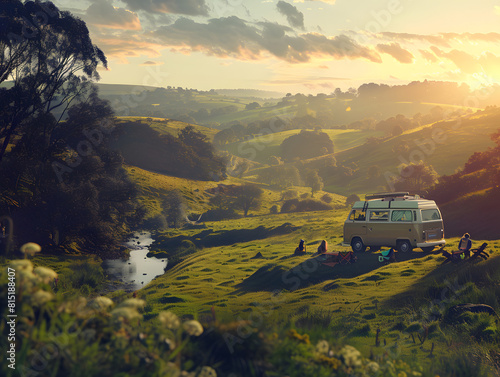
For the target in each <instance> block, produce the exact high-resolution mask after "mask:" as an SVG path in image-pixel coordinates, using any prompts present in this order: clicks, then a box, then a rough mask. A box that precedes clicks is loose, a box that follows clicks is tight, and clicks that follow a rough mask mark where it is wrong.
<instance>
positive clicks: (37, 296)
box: [31, 289, 54, 306]
mask: <svg viewBox="0 0 500 377" xmlns="http://www.w3.org/2000/svg"><path fill="white" fill-rule="evenodd" d="M53 298H54V295H53V294H52V293H50V292H46V291H44V290H41V289H40V290H38V291H36V292H35V293H33V294H32V295H31V303H32V304H33V305H34V306H41V305H43V304H45V303H46V302H49V301H50V300H52V299H53Z"/></svg>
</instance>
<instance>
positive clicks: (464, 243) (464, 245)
mask: <svg viewBox="0 0 500 377" xmlns="http://www.w3.org/2000/svg"><path fill="white" fill-rule="evenodd" d="M471 247H472V241H471V240H470V234H469V233H465V234H464V235H463V236H462V238H461V239H460V242H459V243H458V250H459V251H461V252H463V253H465V255H466V256H468V257H470V248H471Z"/></svg>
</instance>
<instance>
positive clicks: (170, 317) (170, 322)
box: [158, 311, 181, 330]
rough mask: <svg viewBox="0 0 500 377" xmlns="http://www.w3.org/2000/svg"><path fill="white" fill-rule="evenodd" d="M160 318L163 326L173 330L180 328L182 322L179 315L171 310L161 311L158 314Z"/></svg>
mask: <svg viewBox="0 0 500 377" xmlns="http://www.w3.org/2000/svg"><path fill="white" fill-rule="evenodd" d="M158 320H159V321H160V322H161V323H162V325H163V326H165V327H166V328H168V329H172V330H175V329H178V328H179V326H180V324H181V323H180V321H179V317H177V316H176V315H175V314H174V313H172V312H170V311H164V312H160V314H158Z"/></svg>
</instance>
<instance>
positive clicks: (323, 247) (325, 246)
mask: <svg viewBox="0 0 500 377" xmlns="http://www.w3.org/2000/svg"><path fill="white" fill-rule="evenodd" d="M327 250H328V244H327V242H326V241H325V240H323V241H321V243H320V245H319V246H318V254H324V253H326V252H327ZM305 253H306V244H305V241H304V240H300V242H299V246H297V248H296V249H295V252H294V254H295V255H301V254H305Z"/></svg>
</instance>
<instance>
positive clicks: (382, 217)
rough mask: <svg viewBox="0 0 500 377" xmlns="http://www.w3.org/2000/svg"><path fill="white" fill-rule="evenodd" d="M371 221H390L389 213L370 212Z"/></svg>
mask: <svg viewBox="0 0 500 377" xmlns="http://www.w3.org/2000/svg"><path fill="white" fill-rule="evenodd" d="M370 221H389V211H370Z"/></svg>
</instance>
